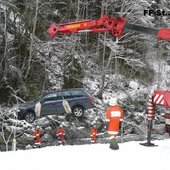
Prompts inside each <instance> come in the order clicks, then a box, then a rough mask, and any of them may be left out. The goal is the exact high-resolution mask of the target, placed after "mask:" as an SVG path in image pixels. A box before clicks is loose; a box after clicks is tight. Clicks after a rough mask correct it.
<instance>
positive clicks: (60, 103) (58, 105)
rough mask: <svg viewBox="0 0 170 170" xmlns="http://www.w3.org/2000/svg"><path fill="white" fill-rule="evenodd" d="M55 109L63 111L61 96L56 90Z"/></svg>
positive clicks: (58, 111) (59, 111)
mask: <svg viewBox="0 0 170 170" xmlns="http://www.w3.org/2000/svg"><path fill="white" fill-rule="evenodd" d="M56 109H57V113H64V112H65V111H64V108H63V96H62V94H61V92H57V100H56Z"/></svg>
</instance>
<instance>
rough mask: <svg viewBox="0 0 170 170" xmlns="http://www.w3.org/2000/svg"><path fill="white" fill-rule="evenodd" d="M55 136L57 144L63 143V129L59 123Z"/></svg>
mask: <svg viewBox="0 0 170 170" xmlns="http://www.w3.org/2000/svg"><path fill="white" fill-rule="evenodd" d="M56 137H57V140H58V143H59V144H64V142H65V130H64V128H63V125H60V126H59V128H57V129H56Z"/></svg>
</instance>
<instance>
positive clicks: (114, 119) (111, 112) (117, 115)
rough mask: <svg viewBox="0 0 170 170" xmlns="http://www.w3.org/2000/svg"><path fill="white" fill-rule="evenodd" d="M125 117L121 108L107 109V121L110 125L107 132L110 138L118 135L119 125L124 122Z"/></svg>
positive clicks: (112, 107)
mask: <svg viewBox="0 0 170 170" xmlns="http://www.w3.org/2000/svg"><path fill="white" fill-rule="evenodd" d="M123 117H124V113H123V110H122V109H121V108H120V107H119V106H111V107H109V108H108V109H107V112H106V119H105V120H106V122H108V123H109V125H108V129H107V130H108V134H109V135H110V136H117V135H118V132H119V124H120V121H122V120H123Z"/></svg>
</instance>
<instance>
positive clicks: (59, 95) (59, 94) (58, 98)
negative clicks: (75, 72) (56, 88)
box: [57, 92, 63, 100]
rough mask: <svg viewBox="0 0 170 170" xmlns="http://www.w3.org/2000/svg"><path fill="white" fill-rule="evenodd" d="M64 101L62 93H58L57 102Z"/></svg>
mask: <svg viewBox="0 0 170 170" xmlns="http://www.w3.org/2000/svg"><path fill="white" fill-rule="evenodd" d="M62 99H63V96H62V94H61V92H58V93H57V100H62Z"/></svg>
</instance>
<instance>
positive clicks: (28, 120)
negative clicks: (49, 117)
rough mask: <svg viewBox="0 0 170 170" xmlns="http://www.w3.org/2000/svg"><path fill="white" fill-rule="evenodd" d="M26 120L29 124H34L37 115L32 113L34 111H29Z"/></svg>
mask: <svg viewBox="0 0 170 170" xmlns="http://www.w3.org/2000/svg"><path fill="white" fill-rule="evenodd" d="M25 120H26V121H27V122H28V123H33V122H34V120H35V113H34V112H32V111H28V112H27V113H26V115H25Z"/></svg>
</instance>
